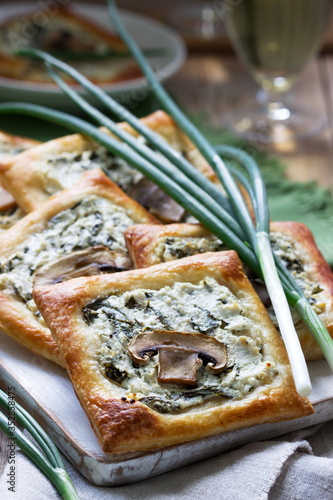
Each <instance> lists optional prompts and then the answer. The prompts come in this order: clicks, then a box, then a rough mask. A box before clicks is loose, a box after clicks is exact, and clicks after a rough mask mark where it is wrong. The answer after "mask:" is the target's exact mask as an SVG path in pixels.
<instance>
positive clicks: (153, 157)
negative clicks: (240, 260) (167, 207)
mask: <svg viewBox="0 0 333 500" xmlns="http://www.w3.org/2000/svg"><path fill="white" fill-rule="evenodd" d="M48 72H49V74H50V76H51V77H52V78H53V80H54V81H55V82H56V83H57V84H58V85H59V87H60V88H61V89H62V90H63V92H65V93H66V94H67V95H68V96H69V97H70V98H71V99H72V100H73V101H74V102H76V103H77V104H78V105H79V106H80V108H81V109H83V110H84V111H86V113H88V115H89V116H91V117H92V118H93V119H94V120H95V121H97V123H98V124H99V125H104V126H105V127H107V128H108V129H109V130H110V131H111V132H112V133H113V134H114V135H115V136H116V137H118V138H119V139H120V140H121V141H123V142H124V143H126V144H128V145H129V146H130V147H131V148H132V149H133V150H134V151H136V152H137V153H139V154H140V155H141V156H142V157H143V158H145V159H147V160H148V161H150V162H151V163H152V164H153V165H155V167H157V168H159V169H160V170H161V171H162V172H164V173H165V174H166V175H170V177H171V178H172V179H173V180H174V181H175V182H177V183H178V185H179V186H181V187H183V188H184V189H186V190H187V191H188V192H189V193H190V194H191V195H192V196H194V197H195V198H199V199H200V201H201V203H202V204H203V205H204V206H206V207H207V208H209V209H210V210H211V211H212V213H214V214H215V215H216V216H217V217H221V219H223V221H224V223H225V224H226V225H227V226H228V227H229V229H231V230H232V231H233V232H234V233H235V234H236V235H237V236H238V237H239V238H241V239H243V238H245V236H244V232H243V231H242V229H241V228H240V226H239V225H238V224H237V222H236V221H235V219H233V218H232V217H231V215H230V214H229V213H228V212H227V211H226V210H225V209H224V208H223V207H221V206H220V205H219V204H218V203H217V202H216V201H215V200H214V199H213V198H212V197H211V196H210V195H209V194H208V193H207V192H206V191H205V190H204V189H202V187H201V185H202V184H203V183H204V184H205V181H206V180H207V179H206V178H205V177H204V175H203V174H201V173H200V172H196V175H195V176H192V178H194V179H195V182H193V181H192V180H191V179H190V178H189V177H187V176H186V175H185V174H184V173H182V171H180V170H179V169H177V168H175V167H174V165H173V164H172V163H171V162H170V161H168V160H167V159H166V158H164V156H161V155H158V154H156V153H155V152H154V151H152V150H151V149H150V148H148V147H147V146H146V145H145V144H142V143H141V142H139V141H138V140H137V139H136V138H135V137H134V136H133V135H131V134H129V133H128V132H126V131H125V130H123V129H121V128H120V127H118V126H117V124H116V123H115V122H114V121H113V120H111V119H110V118H109V117H107V116H105V115H104V114H103V113H101V111H99V110H97V109H96V108H94V107H93V106H92V105H91V104H89V103H88V102H87V101H85V100H84V99H83V97H81V96H80V95H79V94H78V93H77V92H76V91H75V90H74V89H72V88H71V87H70V86H69V85H67V84H66V83H65V82H64V81H63V80H62V79H61V78H60V77H59V76H58V75H57V74H56V73H55V72H54V71H53V70H52V67H50V66H49V64H48ZM183 171H184V170H183ZM192 171H193V168H191V173H192ZM185 172H187V168H186V169H185ZM209 182H210V181H209Z"/></svg>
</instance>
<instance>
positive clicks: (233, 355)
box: [83, 278, 277, 412]
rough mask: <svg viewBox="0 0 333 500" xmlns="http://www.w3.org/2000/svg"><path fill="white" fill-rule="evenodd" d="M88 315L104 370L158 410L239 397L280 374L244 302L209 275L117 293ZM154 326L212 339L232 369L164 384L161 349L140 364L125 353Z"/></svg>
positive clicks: (98, 303)
mask: <svg viewBox="0 0 333 500" xmlns="http://www.w3.org/2000/svg"><path fill="white" fill-rule="evenodd" d="M83 314H84V318H85V321H86V323H87V324H88V325H89V326H88V327H89V329H90V330H91V333H92V334H93V335H94V336H95V337H96V338H97V339H99V345H100V347H99V350H98V353H96V356H97V358H98V363H99V366H100V369H101V371H102V373H103V374H104V375H105V376H106V377H108V378H110V379H111V380H113V381H115V382H117V383H118V384H120V385H121V386H122V387H123V388H124V389H125V390H126V396H127V397H128V398H133V399H136V400H140V401H141V402H143V403H145V404H147V405H148V406H150V407H151V408H153V409H155V410H157V411H161V412H170V411H177V410H183V409H186V408H190V407H193V406H195V405H197V404H200V403H202V402H204V401H206V400H208V399H211V398H216V397H222V398H234V399H242V398H244V397H246V395H248V394H249V393H251V392H252V391H253V390H254V389H255V388H256V387H258V386H262V385H265V384H270V383H271V382H272V380H273V378H274V376H275V375H276V374H277V370H276V368H275V366H274V363H273V361H271V360H269V362H268V360H267V359H264V357H263V355H262V336H261V331H260V325H257V324H255V323H254V322H253V321H252V320H251V319H250V318H249V317H248V316H247V314H246V302H242V301H241V300H239V299H237V298H236V297H235V295H233V294H232V293H231V292H230V290H229V289H228V288H226V287H225V286H222V285H220V284H219V283H218V282H217V281H216V280H214V279H212V278H206V279H205V280H203V281H201V282H200V283H198V284H196V285H194V284H191V283H175V284H174V285H173V286H166V287H163V288H161V289H160V290H151V289H137V290H133V291H131V292H126V293H123V294H117V293H116V294H114V295H111V296H109V297H107V298H105V299H98V300H96V301H95V302H93V303H91V304H89V305H87V306H86V307H85V308H84V309H83ZM152 330H169V331H172V330H174V331H180V332H192V333H195V332H197V333H198V332H199V333H201V334H206V335H209V336H214V337H215V338H216V339H217V340H219V341H221V342H223V343H224V344H225V346H226V347H227V353H228V365H227V368H226V369H225V371H224V372H223V373H222V374H220V375H212V374H210V373H208V372H207V371H205V369H204V367H202V368H200V369H199V371H198V372H197V385H196V386H195V387H193V388H189V387H181V386H178V385H169V384H168V385H165V384H159V383H158V382H157V371H158V354H157V355H156V356H153V357H152V358H151V360H150V362H149V363H148V364H147V365H145V366H138V365H136V364H134V363H133V362H132V360H131V358H130V356H129V354H128V350H127V347H128V345H129V342H130V340H131V339H132V338H133V337H135V336H136V335H137V334H139V333H142V332H145V331H152Z"/></svg>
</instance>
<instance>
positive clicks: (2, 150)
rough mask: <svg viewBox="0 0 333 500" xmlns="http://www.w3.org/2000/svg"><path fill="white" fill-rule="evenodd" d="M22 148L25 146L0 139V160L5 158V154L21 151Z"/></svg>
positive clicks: (14, 153) (9, 154)
mask: <svg viewBox="0 0 333 500" xmlns="http://www.w3.org/2000/svg"><path fill="white" fill-rule="evenodd" d="M24 150H25V148H24V147H22V146H19V145H14V144H11V143H10V142H5V141H0V160H3V159H4V158H7V156H11V155H17V154H19V153H22V151H24Z"/></svg>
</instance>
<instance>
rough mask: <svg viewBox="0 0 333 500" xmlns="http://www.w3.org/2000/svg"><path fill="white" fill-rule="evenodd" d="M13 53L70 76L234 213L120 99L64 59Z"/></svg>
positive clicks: (27, 51)
mask: <svg viewBox="0 0 333 500" xmlns="http://www.w3.org/2000/svg"><path fill="white" fill-rule="evenodd" d="M15 54H16V55H26V56H30V57H31V56H34V57H36V58H39V59H42V60H43V61H45V62H46V63H49V64H50V65H52V66H54V67H56V68H58V69H60V70H61V71H63V72H64V73H65V74H67V75H69V76H71V77H72V78H73V79H74V80H76V81H77V82H78V83H80V85H82V87H83V88H84V89H85V90H86V91H87V92H88V93H89V94H90V95H92V96H93V97H95V98H96V99H97V100H98V101H100V102H101V104H102V105H103V106H105V108H106V109H107V110H109V111H111V112H112V113H113V114H114V115H115V116H117V118H118V119H120V120H123V121H125V122H127V123H129V125H131V127H133V129H134V130H136V131H137V132H138V133H139V134H140V135H142V137H144V138H145V139H146V140H147V142H148V143H149V144H150V145H151V146H152V147H153V148H154V149H155V150H156V151H159V152H160V153H161V154H162V155H163V156H165V157H166V158H167V159H168V160H170V162H171V163H172V164H173V165H175V166H177V167H178V168H179V169H180V170H181V171H182V172H184V173H185V174H186V175H187V176H188V177H189V178H190V179H192V180H193V181H194V182H197V184H200V185H201V187H202V189H204V190H205V191H206V192H207V193H209V194H210V195H211V196H213V197H214V199H215V200H216V201H217V202H218V203H219V204H220V205H221V206H222V207H223V208H224V209H225V210H227V211H228V212H229V213H231V214H233V213H234V210H233V208H232V206H231V204H230V202H229V200H228V198H227V197H226V196H225V195H224V194H223V193H222V192H221V190H220V189H218V188H217V186H215V185H214V184H213V183H212V182H211V181H209V180H208V179H207V178H206V177H205V176H201V177H200V178H199V172H198V171H197V170H196V169H194V168H193V165H192V164H191V163H189V162H188V161H187V160H186V159H185V158H183V157H182V155H181V154H180V153H178V151H175V150H174V149H173V148H171V147H170V146H169V145H168V143H167V142H166V141H165V140H164V139H163V138H162V137H160V136H159V135H158V134H156V133H155V132H154V131H153V130H151V129H150V128H149V127H147V126H146V125H145V124H144V123H142V121H140V120H139V119H138V118H136V116H134V115H133V114H132V113H130V112H129V111H128V110H127V109H126V108H124V107H123V106H122V105H121V104H120V103H118V102H117V101H115V100H114V99H113V98H112V97H111V96H109V95H107V94H106V93H105V92H104V91H103V90H102V89H101V88H99V87H98V86H97V85H94V84H93V83H92V82H90V81H89V80H88V79H87V78H86V77H85V76H83V75H82V74H81V73H80V72H79V71H77V70H76V69H74V68H72V67H71V66H69V65H68V64H66V63H65V62H63V61H59V59H56V58H55V57H53V56H51V55H49V54H47V53H46V52H43V51H42V50H38V49H30V48H29V49H27V48H25V49H20V50H19V51H17V52H15Z"/></svg>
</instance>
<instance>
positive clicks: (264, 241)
mask: <svg viewBox="0 0 333 500" xmlns="http://www.w3.org/2000/svg"><path fill="white" fill-rule="evenodd" d="M108 7H109V12H110V17H111V20H112V24H113V27H114V28H115V30H116V32H117V34H118V35H119V36H120V37H121V38H122V40H123V41H124V42H125V44H126V45H127V47H128V49H129V51H130V52H131V53H132V55H133V57H134V59H135V60H136V62H137V63H138V65H139V66H140V68H141V71H142V72H143V73H144V75H145V76H146V78H147V81H148V83H149V85H150V88H151V90H152V92H153V93H154V95H155V96H156V97H157V99H158V100H159V102H160V104H161V105H162V107H163V108H164V109H165V110H166V111H168V112H169V113H170V115H171V116H172V117H173V118H174V120H175V121H176V123H177V124H178V125H179V127H180V128H181V129H182V130H183V131H184V132H185V133H186V134H187V135H188V137H189V138H190V139H191V140H192V142H193V143H194V144H195V145H196V147H197V148H198V150H199V151H200V152H201V154H202V155H203V157H204V158H205V159H206V160H207V161H208V163H209V164H210V165H211V167H212V168H213V169H214V171H215V173H216V175H217V177H218V178H219V180H220V182H221V184H222V186H223V187H224V189H225V191H226V193H227V194H228V196H229V200H230V202H231V204H232V206H233V208H234V211H235V213H236V216H237V218H238V221H239V223H240V225H241V226H242V228H243V229H244V231H245V232H246V234H247V236H248V238H249V239H250V243H251V245H252V247H253V249H254V251H255V254H256V256H257V258H258V261H259V265H260V268H261V271H262V274H263V278H264V281H265V284H266V287H267V290H268V294H269V296H270V299H271V302H272V305H273V308H274V311H275V314H276V317H277V320H278V323H279V328H280V332H281V335H282V337H283V339H284V341H285V344H286V348H287V351H288V354H289V360H290V364H291V367H292V371H293V374H294V379H295V384H296V388H297V391H298V392H299V393H300V394H301V395H309V394H310V392H311V382H310V377H309V374H308V370H307V367H306V363H305V359H304V356H303V353H302V350H301V346H300V343H299V339H298V336H297V333H296V330H295V327H294V324H293V321H292V318H291V313H290V309H289V306H288V303H287V300H286V296H285V293H284V291H283V287H282V284H281V282H280V279H279V276H278V273H277V270H276V266H275V261H274V257H273V254H272V249H271V245H270V240H269V210H268V204H267V200H266V192H265V186H264V183H263V182H261V180H260V178H258V176H257V175H256V173H257V172H256V171H255V172H254V175H253V177H252V181H253V188H254V191H255V194H256V199H257V208H258V210H257V214H259V218H257V219H256V227H254V224H253V221H252V219H251V215H250V213H249V211H248V208H247V206H246V203H245V201H244V199H243V197H242V195H241V193H240V191H239V189H238V186H237V184H236V182H235V181H234V179H233V177H232V175H231V173H230V172H229V171H228V169H227V167H226V165H225V164H224V163H223V161H222V159H221V157H220V156H219V155H218V154H217V153H216V151H215V150H214V148H213V147H212V146H211V144H209V142H208V141H207V140H206V138H205V137H203V135H202V134H201V133H200V131H199V130H198V129H197V128H196V127H195V126H194V125H193V123H191V122H190V120H189V119H188V118H187V117H186V116H185V115H184V114H183V113H182V111H181V110H180V109H179V107H178V106H177V105H176V103H175V102H174V101H173V100H172V99H171V98H170V96H169V95H168V94H167V92H166V91H165V90H164V88H163V87H162V86H161V85H160V83H159V82H158V80H157V78H156V76H155V74H154V72H153V70H152V68H151V67H150V65H149V64H148V62H147V60H146V58H145V57H144V54H143V53H142V51H141V49H140V48H139V47H138V45H137V44H136V42H135V41H134V39H133V38H132V37H131V36H130V35H129V33H128V32H127V31H126V29H125V28H124V26H123V24H122V22H121V20H120V18H119V15H118V10H117V7H116V3H115V1H114V0H108ZM253 163H255V162H253ZM249 173H250V175H251V172H249ZM262 209H263V210H262ZM257 214H256V215H257Z"/></svg>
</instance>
